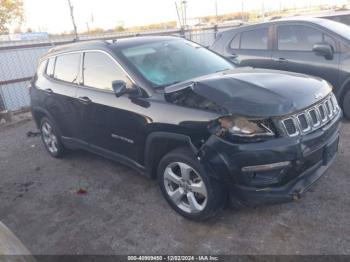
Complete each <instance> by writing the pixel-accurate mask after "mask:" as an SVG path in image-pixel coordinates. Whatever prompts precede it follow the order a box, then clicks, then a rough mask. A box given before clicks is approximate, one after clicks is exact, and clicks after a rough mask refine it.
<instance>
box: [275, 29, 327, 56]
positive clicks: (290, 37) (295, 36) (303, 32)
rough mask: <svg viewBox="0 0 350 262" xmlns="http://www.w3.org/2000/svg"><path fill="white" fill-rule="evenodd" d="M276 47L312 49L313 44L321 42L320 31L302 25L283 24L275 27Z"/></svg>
mask: <svg viewBox="0 0 350 262" xmlns="http://www.w3.org/2000/svg"><path fill="white" fill-rule="evenodd" d="M277 38H278V49H279V50H293V51H312V48H313V46H314V44H316V43H321V42H323V34H322V32H321V31H319V30H316V29H314V28H311V27H308V26H303V25H283V26H278V28H277Z"/></svg>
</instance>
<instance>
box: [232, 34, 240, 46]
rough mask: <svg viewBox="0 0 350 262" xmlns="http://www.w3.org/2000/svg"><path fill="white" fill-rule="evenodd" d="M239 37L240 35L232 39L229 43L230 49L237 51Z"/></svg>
mask: <svg viewBox="0 0 350 262" xmlns="http://www.w3.org/2000/svg"><path fill="white" fill-rule="evenodd" d="M240 36H241V35H240V34H236V35H235V36H234V37H233V39H232V41H231V44H230V48H231V49H239V42H240V41H239V40H240Z"/></svg>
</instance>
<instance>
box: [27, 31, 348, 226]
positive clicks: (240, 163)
mask: <svg viewBox="0 0 350 262" xmlns="http://www.w3.org/2000/svg"><path fill="white" fill-rule="evenodd" d="M30 91H31V92H30V93H31V102H32V113H33V116H34V119H35V121H36V124H37V126H38V127H39V128H40V130H41V134H42V140H43V142H44V145H45V147H46V149H47V151H48V152H49V154H51V155H52V156H53V157H61V156H63V155H64V153H65V152H66V150H67V149H78V148H79V149H85V150H88V151H91V152H94V153H96V154H99V155H102V156H105V157H107V158H110V159H114V160H117V161H120V162H122V163H124V164H126V165H129V166H131V167H134V168H136V169H137V170H139V171H140V172H142V173H144V174H146V175H148V176H149V177H151V178H157V179H158V181H159V185H160V188H161V191H162V193H163V195H164V197H165V198H166V200H167V201H168V202H169V204H170V205H171V207H172V208H174V209H175V210H176V211H177V212H179V213H180V214H181V215H183V216H185V217H187V218H190V219H196V220H201V219H205V218H208V217H209V216H211V215H213V214H215V213H216V211H218V210H219V209H220V208H222V207H223V206H224V205H225V204H226V203H227V202H228V200H229V201H230V202H231V203H232V204H234V205H258V204H268V203H276V202H285V201H289V200H293V199H296V198H299V197H300V194H301V193H303V192H304V191H305V190H306V189H308V188H309V186H311V185H312V184H313V183H314V182H315V181H316V180H317V179H318V178H320V177H321V176H322V174H323V173H324V172H325V171H326V169H327V168H328V167H329V166H330V165H331V163H332V162H333V160H334V158H335V155H336V152H337V148H338V139H339V128H340V121H339V120H340V118H341V115H342V113H341V110H340V109H339V106H338V104H337V100H336V99H335V97H334V95H333V93H332V88H331V86H330V85H329V84H328V83H327V82H326V81H324V80H322V79H319V78H315V77H309V76H305V75H301V74H296V73H287V72H281V71H274V70H263V69H251V68H240V69H236V68H234V65H233V64H232V63H231V62H229V61H228V60H225V59H224V58H222V57H220V56H218V55H216V54H215V53H213V52H212V51H209V50H207V49H205V48H203V47H201V46H199V45H197V44H195V43H193V42H190V41H187V40H184V39H182V38H177V37H137V38H129V39H122V40H118V41H113V42H105V41H98V42H82V43H75V44H71V45H66V46H61V47H56V48H53V49H51V50H50V51H49V52H48V53H47V54H46V55H45V56H44V57H43V58H42V59H41V61H40V64H39V67H38V70H37V73H36V75H35V76H34V78H33V80H32V81H31V88H30Z"/></svg>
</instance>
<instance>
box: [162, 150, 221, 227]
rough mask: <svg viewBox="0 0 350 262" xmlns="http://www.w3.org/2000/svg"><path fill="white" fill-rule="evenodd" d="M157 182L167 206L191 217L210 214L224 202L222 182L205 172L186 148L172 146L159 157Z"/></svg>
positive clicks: (205, 217)
mask: <svg viewBox="0 0 350 262" xmlns="http://www.w3.org/2000/svg"><path fill="white" fill-rule="evenodd" d="M158 183H159V186H160V188H161V191H162V194H163V196H164V197H165V199H166V200H167V202H168V203H169V205H170V206H171V207H172V208H173V209H174V210H175V211H176V212H178V213H179V214H181V215H182V216H184V217H185V218H188V219H191V220H196V221H203V220H206V219H208V218H210V217H212V216H214V215H215V214H216V213H217V212H218V211H219V210H221V209H222V208H223V207H224V205H225V202H226V201H225V200H226V191H225V189H224V187H223V185H222V184H221V183H220V182H219V181H217V180H215V179H213V178H211V177H210V176H209V175H208V173H207V172H206V171H205V170H204V168H203V166H202V165H201V164H200V162H199V161H198V160H197V159H196V158H195V156H194V155H193V153H192V152H191V151H190V150H189V149H187V148H179V149H175V150H173V151H171V152H170V153H168V154H167V155H165V156H164V157H163V159H162V160H161V161H160V163H159V166H158Z"/></svg>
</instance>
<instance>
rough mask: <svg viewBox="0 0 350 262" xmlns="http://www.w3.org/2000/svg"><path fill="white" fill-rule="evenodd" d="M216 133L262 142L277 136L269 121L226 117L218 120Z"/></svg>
mask: <svg viewBox="0 0 350 262" xmlns="http://www.w3.org/2000/svg"><path fill="white" fill-rule="evenodd" d="M215 133H216V134H217V135H219V136H229V137H231V138H236V139H239V140H242V139H243V140H248V141H251V140H252V139H253V140H262V139H264V138H268V137H273V136H275V132H274V131H273V128H272V127H271V124H270V122H269V121H268V120H255V119H248V118H244V117H238V116H225V117H222V118H220V119H218V120H217V124H216V130H215Z"/></svg>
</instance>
